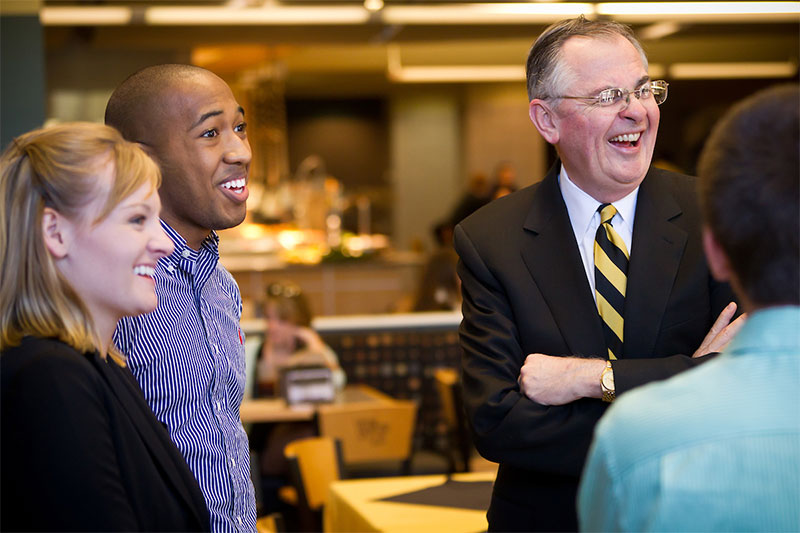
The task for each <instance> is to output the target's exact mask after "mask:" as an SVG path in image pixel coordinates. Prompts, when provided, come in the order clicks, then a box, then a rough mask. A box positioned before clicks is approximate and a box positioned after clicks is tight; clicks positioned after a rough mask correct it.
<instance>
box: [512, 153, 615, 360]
mask: <svg viewBox="0 0 800 533" xmlns="http://www.w3.org/2000/svg"><path fill="white" fill-rule="evenodd" d="M560 165H561V164H560V162H558V161H557V162H556V164H555V165H553V167H552V168H551V169H550V171H549V172H548V173H547V176H545V178H544V180H543V181H542V183H541V184H540V185H539V187H538V189H537V191H536V194H535V196H534V200H533V203H532V206H531V210H530V212H529V214H528V217H527V218H526V220H525V224H524V226H523V227H524V228H525V230H526V235H525V239H526V240H525V244H524V245H523V247H522V250H521V251H520V253H521V254H522V259H523V261H524V262H525V265H526V267H527V268H528V271H529V272H530V274H531V277H532V278H533V281H534V282H535V283H536V286H537V287H538V288H539V291H540V292H541V294H542V297H543V298H544V300H545V302H546V303H547V306H548V307H549V308H550V311H551V313H552V314H553V318H554V320H555V323H556V324H557V325H558V327H559V330H560V332H561V336H562V337H563V338H564V341H565V343H566V345H567V347H568V348H569V353H568V354H553V355H605V353H606V347H605V340H604V339H603V330H602V326H601V323H600V316H599V315H598V313H597V307H595V303H594V298H592V293H591V290H590V288H589V284H588V283H587V281H586V271H585V270H584V268H583V262H582V260H581V256H580V252H579V251H578V245H577V243H576V242H575V233H574V232H573V231H572V225H571V223H570V221H569V215H568V214H567V207H566V205H565V204H564V199H563V198H562V197H561V191H560V189H559V188H558V173H559V169H560ZM532 319H533V320H535V317H533V318H532Z"/></svg>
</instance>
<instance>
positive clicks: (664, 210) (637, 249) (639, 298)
mask: <svg viewBox="0 0 800 533" xmlns="http://www.w3.org/2000/svg"><path fill="white" fill-rule="evenodd" d="M659 173H660V171H659V170H658V169H654V168H652V167H651V169H650V171H649V172H648V174H647V177H645V179H644V181H643V182H642V185H641V187H640V188H639V196H638V198H637V201H636V216H635V220H634V229H633V242H632V243H631V261H630V265H629V266H628V290H627V296H626V300H625V333H624V335H625V343H624V348H623V353H624V357H642V356H645V355H647V356H649V355H650V354H652V353H653V349H654V347H655V343H656V340H657V336H658V331H659V327H660V325H661V319H662V317H663V315H664V310H665V309H666V306H667V301H668V300H669V295H670V292H671V290H672V286H673V284H674V282H675V276H676V275H677V272H678V267H679V266H680V262H681V257H682V256H683V251H684V248H685V246H686V240H687V238H688V236H687V234H686V232H685V231H683V230H682V229H680V228H679V227H677V226H675V225H674V224H673V223H672V222H671V221H672V220H673V219H675V218H676V217H678V216H680V215H681V213H682V211H681V207H680V205H678V203H677V201H676V200H675V198H674V197H673V195H672V193H671V191H670V190H669V189H668V188H667V187H665V185H664V183H663V181H662V180H660V179H658V177H659V176H658V174H659Z"/></svg>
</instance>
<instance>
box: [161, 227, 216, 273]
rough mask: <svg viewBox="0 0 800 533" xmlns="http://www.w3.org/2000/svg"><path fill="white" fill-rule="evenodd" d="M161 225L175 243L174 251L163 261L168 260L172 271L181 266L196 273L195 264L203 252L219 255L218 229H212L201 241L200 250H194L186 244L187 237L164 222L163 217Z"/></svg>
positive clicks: (182, 268)
mask: <svg viewBox="0 0 800 533" xmlns="http://www.w3.org/2000/svg"><path fill="white" fill-rule="evenodd" d="M161 227H162V228H163V229H164V232H165V233H166V234H167V236H168V237H169V238H170V240H171V241H172V243H173V244H174V245H175V249H174V250H173V251H172V253H171V254H170V255H169V256H167V257H165V258H164V259H163V261H166V263H167V270H169V271H170V272H172V270H173V269H174V268H180V269H181V270H184V271H186V272H188V273H190V274H192V273H194V270H195V269H194V266H195V264H196V263H197V260H198V258H199V257H200V255H201V254H202V253H203V252H207V253H210V254H212V255H213V256H214V257H215V258H218V257H219V236H218V235H217V232H216V231H214V230H211V233H209V235H208V237H206V238H205V239H203V242H202V243H200V250H193V249H192V248H190V247H189V245H188V244H186V239H184V238H183V237H182V236H181V234H180V233H178V232H177V231H176V230H175V229H174V228H173V227H172V226H170V225H169V224H167V223H166V222H164V220H163V219H162V220H161ZM170 267H171V268H170Z"/></svg>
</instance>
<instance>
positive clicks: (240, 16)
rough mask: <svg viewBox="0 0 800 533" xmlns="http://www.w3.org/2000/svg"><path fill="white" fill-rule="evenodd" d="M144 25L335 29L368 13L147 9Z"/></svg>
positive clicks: (360, 21) (271, 8) (289, 8)
mask: <svg viewBox="0 0 800 533" xmlns="http://www.w3.org/2000/svg"><path fill="white" fill-rule="evenodd" d="M144 18H145V21H146V22H147V23H148V24H152V25H181V26H188V25H195V26H238V25H266V26H268V25H278V24H295V25H298V26H302V25H335V24H344V25H346V24H364V23H366V22H367V21H368V20H369V12H367V11H366V10H365V9H364V8H363V7H361V6H314V7H311V6H308V7H304V6H299V7H293V6H272V5H266V6H264V7H248V8H242V9H233V8H225V7H189V6H176V7H167V6H163V7H148V8H147V9H146V10H145V14H144Z"/></svg>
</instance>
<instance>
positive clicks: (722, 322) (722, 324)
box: [692, 302, 747, 357]
mask: <svg viewBox="0 0 800 533" xmlns="http://www.w3.org/2000/svg"><path fill="white" fill-rule="evenodd" d="M734 313H736V303H735V302H731V303H729V304H728V305H727V306H725V309H723V310H722V312H721V313H720V314H719V317H717V320H716V321H715V322H714V325H712V326H711V329H710V330H708V335H706V338H705V339H703V342H702V343H701V344H700V347H699V348H698V349H697V351H696V352H694V355H692V357H703V356H704V355H708V354H710V353H714V352H721V351H722V350H724V349H725V347H726V346H727V345H728V343H729V342H730V341H731V339H732V338H733V337H734V336H735V335H736V333H738V331H739V330H740V329H741V327H742V326H743V325H744V323H745V321H746V320H747V313H744V314H742V315H741V316H740V317H739V318H737V319H736V320H734V321H733V322H731V318H733V315H734Z"/></svg>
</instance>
